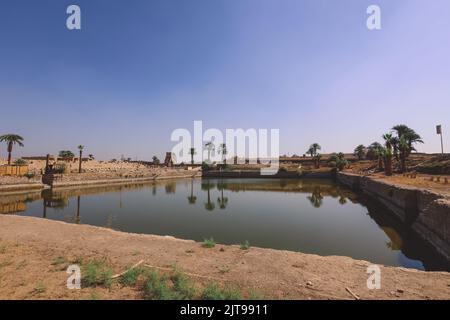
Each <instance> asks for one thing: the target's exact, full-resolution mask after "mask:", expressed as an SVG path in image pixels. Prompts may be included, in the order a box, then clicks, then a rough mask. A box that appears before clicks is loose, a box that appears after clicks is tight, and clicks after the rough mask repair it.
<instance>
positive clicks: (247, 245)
mask: <svg viewBox="0 0 450 320" xmlns="http://www.w3.org/2000/svg"><path fill="white" fill-rule="evenodd" d="M248 249H250V242H248V240H245V242H244V243H241V250H248Z"/></svg>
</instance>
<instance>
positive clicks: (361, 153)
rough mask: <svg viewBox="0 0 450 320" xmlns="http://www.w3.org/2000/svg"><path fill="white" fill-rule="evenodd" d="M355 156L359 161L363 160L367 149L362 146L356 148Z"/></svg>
mask: <svg viewBox="0 0 450 320" xmlns="http://www.w3.org/2000/svg"><path fill="white" fill-rule="evenodd" d="M354 154H355V156H357V157H358V159H359V160H362V159H363V158H364V156H365V155H366V147H365V146H364V145H362V144H360V145H359V146H357V147H356V148H355V151H354Z"/></svg>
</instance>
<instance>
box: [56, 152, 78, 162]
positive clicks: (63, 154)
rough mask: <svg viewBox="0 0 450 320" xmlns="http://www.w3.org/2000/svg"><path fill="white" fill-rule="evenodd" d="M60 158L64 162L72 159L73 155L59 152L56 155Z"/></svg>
mask: <svg viewBox="0 0 450 320" xmlns="http://www.w3.org/2000/svg"><path fill="white" fill-rule="evenodd" d="M58 156H59V157H60V158H63V159H64V160H69V159H73V158H74V157H75V154H74V153H73V152H72V151H70V150H61V151H60V152H59V154H58Z"/></svg>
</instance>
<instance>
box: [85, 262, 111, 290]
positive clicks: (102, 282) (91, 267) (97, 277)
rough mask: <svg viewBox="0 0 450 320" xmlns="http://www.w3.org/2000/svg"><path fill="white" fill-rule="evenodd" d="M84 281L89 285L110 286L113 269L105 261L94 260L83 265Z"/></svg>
mask: <svg viewBox="0 0 450 320" xmlns="http://www.w3.org/2000/svg"><path fill="white" fill-rule="evenodd" d="M82 270H83V273H82V274H83V275H85V276H84V277H83V279H82V283H83V284H84V285H85V286H88V287H95V286H104V287H110V286H111V283H112V269H111V268H109V267H107V266H106V264H105V262H104V261H101V260H93V261H89V262H88V263H87V264H86V265H83V269H82Z"/></svg>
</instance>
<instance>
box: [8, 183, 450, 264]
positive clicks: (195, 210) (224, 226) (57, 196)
mask: <svg viewBox="0 0 450 320" xmlns="http://www.w3.org/2000/svg"><path fill="white" fill-rule="evenodd" d="M150 194H151V195H153V196H151V195H150ZM186 200H187V201H186ZM124 204H126V205H124ZM211 211H214V212H216V213H217V214H205V213H209V212H211ZM0 212H1V213H3V214H10V213H16V214H20V215H30V216H41V217H44V218H47V219H54V220H60V221H67V222H72V223H84V224H91V225H96V226H106V227H109V228H115V229H118V230H122V231H127V232H136V233H148V234H159V235H171V236H175V237H178V238H184V239H193V240H197V241H202V240H203V239H204V238H206V237H211V236H212V237H214V239H215V240H216V241H218V242H220V243H224V244H236V243H242V242H243V241H245V240H248V241H249V242H250V243H251V244H252V246H259V247H269V248H275V249H285V250H292V251H301V252H306V253H315V254H320V255H346V256H351V257H353V258H356V259H364V260H369V261H372V262H374V263H382V264H387V265H398V266H405V267H413V268H419V269H427V270H448V269H449V267H448V265H446V264H445V263H443V262H442V261H441V260H440V259H439V258H438V257H437V256H436V255H435V254H434V253H433V251H432V250H430V248H429V247H427V245H426V244H424V243H423V242H422V241H421V240H420V239H418V238H417V237H416V236H415V235H414V234H413V233H412V232H411V230H410V229H408V228H406V227H405V226H404V225H402V224H400V223H399V222H398V221H396V219H395V218H394V215H392V214H391V213H389V212H388V211H387V210H386V209H385V208H384V207H382V206H380V205H379V204H378V203H376V202H374V201H372V200H370V199H366V198H364V197H363V196H361V195H357V194H355V193H353V192H352V191H350V190H349V189H347V188H344V187H341V186H340V185H337V184H335V183H333V182H332V181H326V180H299V179H284V180H279V179H219V180H217V179H211V180H209V179H206V180H196V179H191V180H177V181H175V180H170V181H154V182H149V183H141V184H133V185H118V186H109V187H105V186H101V187H99V186H96V187H95V186H91V187H84V188H71V189H60V190H53V191H52V190H44V191H42V193H40V192H33V193H29V194H23V195H14V196H7V197H1V198H0ZM219 213H220V214H219Z"/></svg>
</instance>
